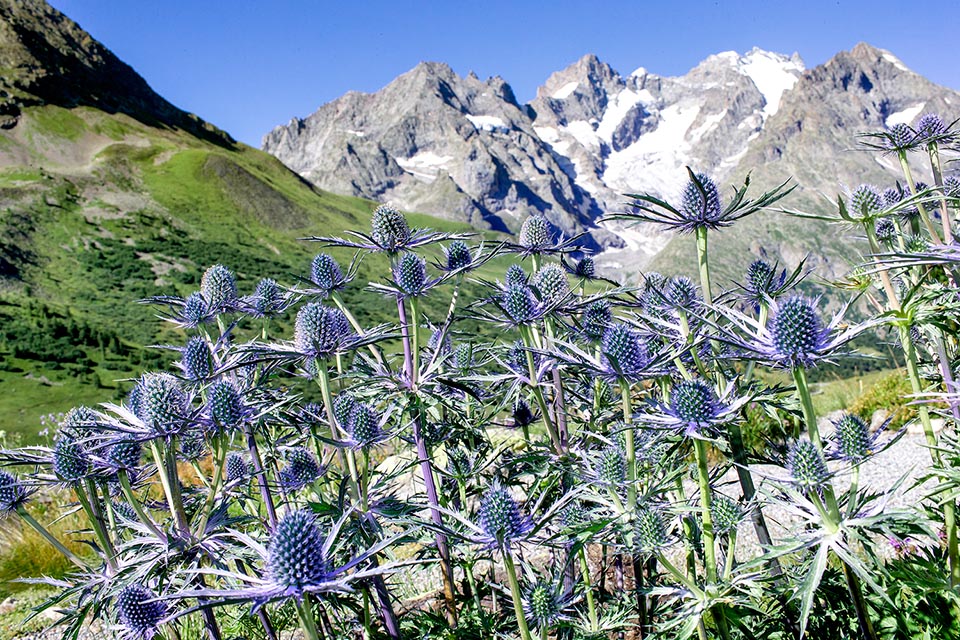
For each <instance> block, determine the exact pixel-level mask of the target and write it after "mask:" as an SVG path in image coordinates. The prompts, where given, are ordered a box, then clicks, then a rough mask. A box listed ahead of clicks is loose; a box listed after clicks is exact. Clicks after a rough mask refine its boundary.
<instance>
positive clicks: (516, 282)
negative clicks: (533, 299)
mask: <svg viewBox="0 0 960 640" xmlns="http://www.w3.org/2000/svg"><path fill="white" fill-rule="evenodd" d="M504 282H505V283H506V285H507V287H514V286H526V284H527V274H526V273H524V271H523V267H521V266H520V265H519V264H517V263H513V264H511V265H510V266H509V267H507V273H506V275H505V276H504Z"/></svg>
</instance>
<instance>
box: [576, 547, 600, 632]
mask: <svg viewBox="0 0 960 640" xmlns="http://www.w3.org/2000/svg"><path fill="white" fill-rule="evenodd" d="M578 555H579V556H580V575H581V576H582V577H583V591H584V593H585V594H586V598H587V615H588V616H589V618H590V631H593V632H597V631H598V630H599V629H600V623H599V621H598V619H597V607H596V604H594V602H593V586H592V585H591V583H590V565H589V563H588V562H587V550H586V548H585V547H584V546H582V545H581V546H580V549H579V551H578Z"/></svg>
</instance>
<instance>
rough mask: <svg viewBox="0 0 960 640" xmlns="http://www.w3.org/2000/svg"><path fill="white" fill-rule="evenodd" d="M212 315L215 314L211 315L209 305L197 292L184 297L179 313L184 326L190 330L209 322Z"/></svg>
mask: <svg viewBox="0 0 960 640" xmlns="http://www.w3.org/2000/svg"><path fill="white" fill-rule="evenodd" d="M214 315H216V314H215V313H211V311H210V306H209V304H208V303H207V301H206V299H205V298H204V297H203V294H202V293H200V292H199V291H195V292H193V293H191V294H190V295H189V296H187V297H186V299H185V300H184V301H183V308H182V310H181V311H180V317H181V321H182V322H183V324H184V326H186V327H191V328H192V327H199V326H200V325H201V324H203V323H205V322H209V321H210V320H211V319H212V317H213V316H214Z"/></svg>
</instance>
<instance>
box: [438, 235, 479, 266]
mask: <svg viewBox="0 0 960 640" xmlns="http://www.w3.org/2000/svg"><path fill="white" fill-rule="evenodd" d="M443 254H444V257H445V258H446V263H447V264H446V270H447V271H459V270H460V269H466V268H467V267H469V266H470V265H471V264H472V263H473V256H472V255H470V247H468V246H467V243H466V242H464V241H463V240H454V241H453V242H451V243H450V245H449V246H447V247H444V249H443Z"/></svg>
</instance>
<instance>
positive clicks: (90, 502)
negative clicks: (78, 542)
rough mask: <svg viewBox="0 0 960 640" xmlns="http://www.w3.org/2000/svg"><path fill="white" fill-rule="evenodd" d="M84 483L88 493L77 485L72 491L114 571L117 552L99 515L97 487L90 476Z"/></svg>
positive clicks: (108, 564) (108, 563)
mask: <svg viewBox="0 0 960 640" xmlns="http://www.w3.org/2000/svg"><path fill="white" fill-rule="evenodd" d="M84 483H85V485H86V489H87V491H88V492H89V495H87V494H86V493H84V490H83V488H82V487H80V486H79V485H78V486H75V487H74V493H76V494H77V500H79V501H80V505H81V506H82V507H83V510H84V511H85V512H86V514H87V519H88V520H90V526H92V527H93V532H94V533H95V534H96V536H97V540H99V542H100V545H101V546H102V547H103V555H104V557H105V558H106V560H107V566H109V567H110V569H111V570H113V571H116V568H117V566H116V563H115V562H114V557H116V555H117V552H116V551H115V550H114V548H113V543H112V542H111V541H110V536H109V534H108V533H107V531H106V529H104V528H103V520H102V518H101V517H100V508H99V505H98V504H97V501H98V500H99V497H98V496H97V489H96V487H94V485H93V480H91V479H90V478H86V479H85V480H84Z"/></svg>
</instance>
